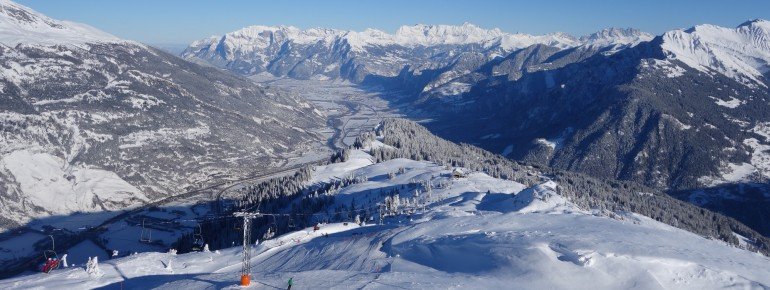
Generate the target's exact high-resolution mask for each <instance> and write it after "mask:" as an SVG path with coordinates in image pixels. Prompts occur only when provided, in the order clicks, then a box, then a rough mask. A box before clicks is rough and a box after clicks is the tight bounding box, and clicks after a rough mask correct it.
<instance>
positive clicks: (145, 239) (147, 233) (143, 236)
mask: <svg viewBox="0 0 770 290" xmlns="http://www.w3.org/2000/svg"><path fill="white" fill-rule="evenodd" d="M144 220H145V219H144V218H142V232H141V233H140V234H139V241H140V242H142V243H151V242H152V230H151V229H148V228H146V227H145V226H144Z"/></svg>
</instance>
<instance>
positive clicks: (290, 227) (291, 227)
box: [288, 217, 297, 230]
mask: <svg viewBox="0 0 770 290" xmlns="http://www.w3.org/2000/svg"><path fill="white" fill-rule="evenodd" d="M288 227H289V229H292V230H293V229H295V228H297V225H295V224H294V218H292V217H289V224H288Z"/></svg>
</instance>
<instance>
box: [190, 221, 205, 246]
mask: <svg viewBox="0 0 770 290" xmlns="http://www.w3.org/2000/svg"><path fill="white" fill-rule="evenodd" d="M203 246H204V242H203V229H202V228H201V225H200V224H198V231H196V232H195V234H193V244H192V250H193V251H195V252H200V251H202V250H203Z"/></svg>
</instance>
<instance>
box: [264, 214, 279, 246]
mask: <svg viewBox="0 0 770 290" xmlns="http://www.w3.org/2000/svg"><path fill="white" fill-rule="evenodd" d="M270 217H272V218H273V221H272V222H270V223H269V224H267V232H265V234H264V235H263V236H262V239H263V240H269V239H270V238H272V237H273V236H275V231H276V230H277V226H276V223H275V216H274V215H270Z"/></svg>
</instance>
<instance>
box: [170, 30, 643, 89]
mask: <svg viewBox="0 0 770 290" xmlns="http://www.w3.org/2000/svg"><path fill="white" fill-rule="evenodd" d="M650 38H651V36H650V35H649V34H646V33H642V32H640V31H637V30H630V29H629V30H623V29H608V30H604V31H602V32H600V33H597V34H594V35H590V36H586V37H584V38H580V39H578V38H575V37H573V36H570V35H567V34H563V33H553V34H547V35H528V34H521V33H516V34H511V33H507V32H503V31H501V30H500V29H483V28H480V27H478V26H475V25H473V24H469V23H465V24H463V25H459V26H452V25H422V24H418V25H413V26H402V27H400V28H399V29H398V30H396V32H395V33H393V34H390V33H387V32H384V31H380V30H375V29H367V30H365V31H360V32H359V31H343V30H334V29H323V28H313V29H307V30H300V29H298V28H295V27H291V26H278V27H268V26H250V27H246V28H244V29H241V30H238V31H234V32H230V33H227V34H225V35H223V36H214V37H211V38H208V39H204V40H199V41H196V42H194V43H192V44H191V45H190V47H188V48H187V49H186V50H185V51H184V52H183V53H182V56H183V57H185V58H188V59H199V60H204V61H206V62H209V63H211V64H214V65H216V66H218V67H223V68H227V69H229V70H231V71H234V72H237V73H241V74H245V75H253V74H259V73H263V72H268V73H271V74H273V75H276V76H289V77H293V78H300V79H307V78H333V79H340V78H341V79H346V80H351V81H353V82H356V83H360V82H364V81H365V80H367V79H377V78H383V77H386V78H387V77H396V76H399V75H400V74H402V72H404V71H405V70H406V71H411V73H416V74H421V72H422V71H425V70H428V71H432V70H440V69H443V68H445V67H447V66H449V65H451V64H453V63H455V62H458V61H465V59H467V58H469V57H470V58H472V59H474V60H473V61H474V62H475V63H476V64H475V65H474V67H473V69H475V68H477V67H478V66H480V65H481V64H483V63H484V62H486V61H489V60H491V59H494V58H497V57H501V56H505V55H507V54H509V53H511V52H513V51H516V50H519V49H522V48H525V47H529V46H532V45H536V44H542V45H547V46H550V47H555V48H559V49H565V48H571V47H577V46H583V45H590V46H598V47H606V46H614V45H630V44H635V43H638V42H640V41H644V40H649V39H650ZM465 62H466V63H467V61H465ZM459 73H462V71H460V72H459Z"/></svg>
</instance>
